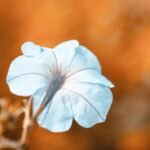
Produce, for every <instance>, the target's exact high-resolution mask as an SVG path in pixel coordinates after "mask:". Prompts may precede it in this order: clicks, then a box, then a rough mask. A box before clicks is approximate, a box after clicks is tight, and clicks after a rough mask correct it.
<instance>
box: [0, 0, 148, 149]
mask: <svg viewBox="0 0 150 150" xmlns="http://www.w3.org/2000/svg"><path fill="white" fill-rule="evenodd" d="M149 6H150V0H82V1H81V0H42V1H41V0H25V1H21V0H13V1H12V0H0V97H3V96H8V97H9V98H11V99H12V100H13V101H15V100H16V99H17V100H18V99H20V98H19V97H15V96H13V95H12V94H10V92H9V89H8V86H7V85H6V83H5V79H6V74H7V71H8V67H9V65H10V63H11V61H12V60H13V59H14V58H15V57H17V56H18V55H20V54H21V51H20V46H21V44H22V43H23V42H25V41H33V42H35V43H37V44H40V45H43V46H48V47H53V46H55V45H57V44H58V43H60V42H62V41H65V40H69V39H77V40H79V41H80V44H82V45H85V46H86V47H88V48H89V49H91V50H92V51H93V52H94V53H95V55H96V56H97V57H98V58H99V60H100V62H101V65H102V70H103V74H104V75H105V76H106V77H108V78H109V79H110V80H111V81H112V82H113V83H114V84H115V86H116V87H115V88H114V89H113V93H114V101H113V104H112V107H111V109H110V112H109V114H108V118H107V121H106V123H102V124H98V125H96V126H94V127H93V128H90V129H84V128H81V127H79V125H77V124H76V123H73V126H72V128H71V130H70V131H69V132H66V133H51V132H48V131H47V130H45V129H42V128H39V127H38V125H36V127H35V128H34V130H33V131H32V134H31V136H30V143H31V144H30V150H50V149H51V150H76V149H78V150H149V149H150V7H149Z"/></svg>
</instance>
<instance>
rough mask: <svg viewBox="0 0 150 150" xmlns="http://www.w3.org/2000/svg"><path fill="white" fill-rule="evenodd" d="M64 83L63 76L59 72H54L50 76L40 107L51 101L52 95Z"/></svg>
mask: <svg viewBox="0 0 150 150" xmlns="http://www.w3.org/2000/svg"><path fill="white" fill-rule="evenodd" d="M64 82H65V75H63V74H62V73H61V71H58V70H57V71H54V72H53V73H51V75H50V82H49V85H48V88H47V90H46V95H45V97H44V99H43V102H42V105H43V107H45V106H46V105H47V104H48V103H49V102H51V101H52V99H53V97H54V95H55V94H56V93H57V91H58V90H59V89H60V88H61V87H62V85H63V84H64Z"/></svg>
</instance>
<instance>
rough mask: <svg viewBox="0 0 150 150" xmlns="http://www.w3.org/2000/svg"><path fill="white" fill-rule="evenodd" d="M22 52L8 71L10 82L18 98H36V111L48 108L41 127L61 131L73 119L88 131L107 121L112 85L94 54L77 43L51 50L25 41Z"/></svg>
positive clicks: (8, 81)
mask: <svg viewBox="0 0 150 150" xmlns="http://www.w3.org/2000/svg"><path fill="white" fill-rule="evenodd" d="M22 52H23V55H22V56H19V57H18V58H16V59H15V60H14V61H13V62H12V64H11V66H10V68H9V72H8V76H7V83H8V85H9V88H10V90H11V92H12V93H14V94H16V95H20V96H30V95H33V97H34V100H33V103H34V111H35V110H37V108H38V107H39V106H40V105H41V104H42V105H43V106H44V107H45V108H44V110H43V111H42V113H41V114H40V116H39V117H38V123H39V125H40V126H41V127H44V128H47V129H48V130H50V131H53V132H62V131H66V130H68V129H69V128H70V127H71V124H72V120H73V118H74V119H75V121H76V122H77V123H78V124H79V125H81V126H83V127H86V128H89V127H91V126H93V125H95V124H96V123H100V122H104V121H105V119H106V115H107V113H108V110H109V108H110V106H111V103H112V93H111V91H110V89H109V88H111V87H113V84H112V83H111V82H110V81H109V80H107V79H106V78H105V77H104V76H103V75H102V74H101V68H100V64H99V62H98V60H97V58H96V57H95V56H94V55H93V53H92V52H90V51H89V50H88V49H87V48H85V47H83V46H80V45H79V43H78V41H76V40H71V41H67V42H64V43H61V44H59V45H58V46H56V47H54V48H52V49H49V48H45V47H40V46H37V45H35V44H33V43H31V42H26V43H25V44H23V46H22Z"/></svg>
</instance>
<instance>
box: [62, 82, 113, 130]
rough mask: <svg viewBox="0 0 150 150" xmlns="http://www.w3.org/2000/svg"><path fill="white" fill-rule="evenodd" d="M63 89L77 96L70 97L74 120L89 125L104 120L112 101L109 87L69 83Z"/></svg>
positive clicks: (82, 124)
mask: <svg viewBox="0 0 150 150" xmlns="http://www.w3.org/2000/svg"><path fill="white" fill-rule="evenodd" d="M63 89H65V90H68V91H70V92H72V93H73V94H74V95H76V96H77V98H76V99H75V100H74V99H72V109H73V114H74V118H75V120H76V121H77V122H78V123H79V124H80V125H81V126H83V127H91V126H93V125H94V124H96V123H98V122H104V121H105V119H106V116H107V113H108V111H109V108H110V106H111V103H112V93H111V91H110V89H109V88H107V87H106V86H102V85H99V84H89V83H69V84H66V85H64V87H63ZM96 114H97V115H96Z"/></svg>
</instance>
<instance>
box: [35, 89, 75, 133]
mask: <svg viewBox="0 0 150 150" xmlns="http://www.w3.org/2000/svg"><path fill="white" fill-rule="evenodd" d="M34 95H35V96H34V105H33V106H39V104H40V103H41V102H39V99H40V98H41V94H39V93H38V92H36V94H34ZM38 102H39V104H37V103H38ZM36 109H37V107H36V108H35V109H34V112H35V110H36ZM72 119H73V115H72V110H71V103H70V95H69V94H68V92H64V91H61V90H60V91H58V92H57V93H56V95H55V96H54V98H53V99H52V100H51V101H50V102H49V103H48V104H47V106H46V107H45V108H44V110H43V111H42V113H41V114H40V116H39V117H38V123H39V125H40V126H41V127H43V128H46V129H48V130H50V131H52V132H64V131H67V130H69V128H70V127H71V124H72Z"/></svg>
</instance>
